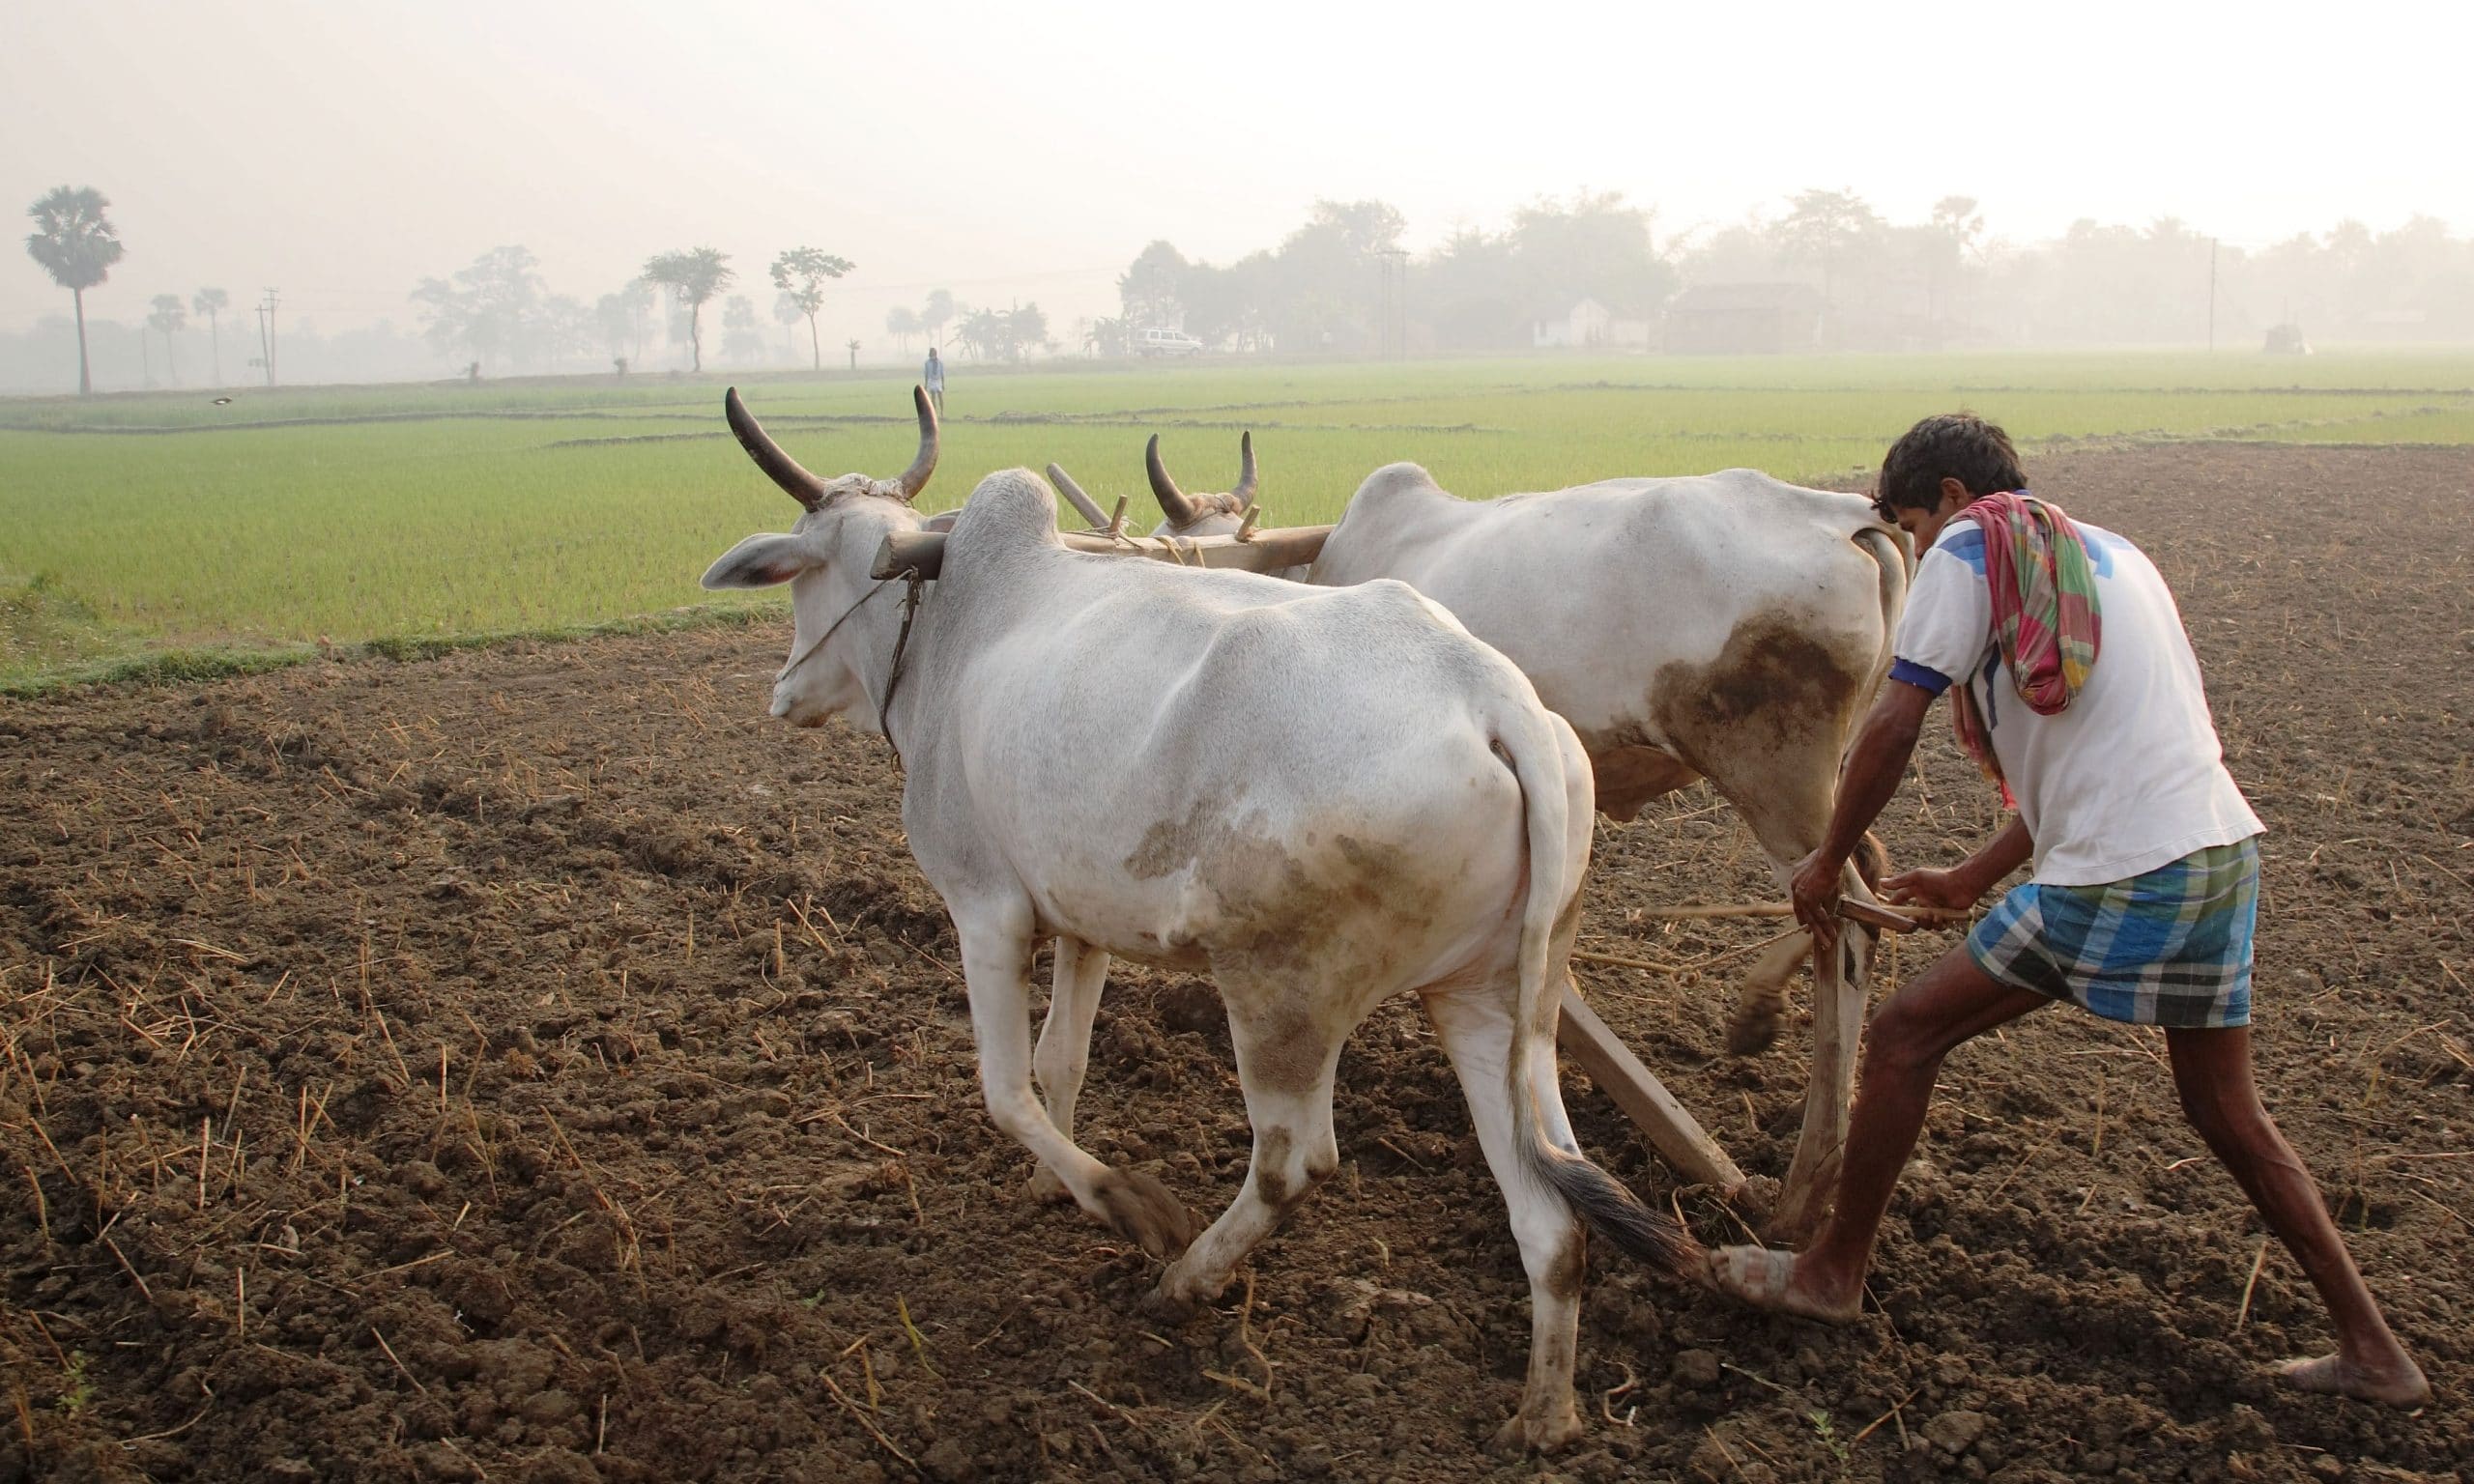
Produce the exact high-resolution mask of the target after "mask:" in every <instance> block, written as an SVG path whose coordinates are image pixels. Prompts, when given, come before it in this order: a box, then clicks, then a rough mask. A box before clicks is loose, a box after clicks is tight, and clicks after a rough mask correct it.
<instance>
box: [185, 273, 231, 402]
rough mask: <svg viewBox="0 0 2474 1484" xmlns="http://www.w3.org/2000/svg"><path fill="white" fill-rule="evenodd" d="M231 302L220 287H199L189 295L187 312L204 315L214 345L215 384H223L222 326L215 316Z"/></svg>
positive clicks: (229, 297)
mask: <svg viewBox="0 0 2474 1484" xmlns="http://www.w3.org/2000/svg"><path fill="white" fill-rule="evenodd" d="M231 302H232V296H231V295H229V294H226V293H224V292H223V291H222V290H221V289H200V290H198V291H197V292H196V293H195V294H193V295H191V296H189V312H190V313H191V314H202V315H205V316H206V332H207V335H208V336H209V337H210V338H211V339H212V341H213V343H214V345H215V385H217V386H220V385H223V327H222V325H221V324H219V323H218V322H217V321H216V315H219V314H221V313H222V312H223V310H224V307H225V306H226V305H228V304H230V303H231Z"/></svg>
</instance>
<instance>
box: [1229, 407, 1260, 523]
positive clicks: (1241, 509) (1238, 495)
mask: <svg viewBox="0 0 2474 1484" xmlns="http://www.w3.org/2000/svg"><path fill="white" fill-rule="evenodd" d="M1237 460H1238V465H1237V488H1235V489H1233V490H1230V491H1229V492H1228V493H1229V494H1230V495H1231V496H1233V497H1234V498H1235V499H1236V501H1237V510H1238V513H1239V514H1241V515H1242V514H1244V513H1245V512H1246V511H1249V510H1251V509H1252V508H1254V490H1255V488H1256V485H1257V481H1256V479H1255V477H1254V432H1253V430H1252V429H1251V428H1249V429H1247V430H1246V432H1245V433H1244V434H1242V435H1240V436H1239V438H1238V440H1237Z"/></svg>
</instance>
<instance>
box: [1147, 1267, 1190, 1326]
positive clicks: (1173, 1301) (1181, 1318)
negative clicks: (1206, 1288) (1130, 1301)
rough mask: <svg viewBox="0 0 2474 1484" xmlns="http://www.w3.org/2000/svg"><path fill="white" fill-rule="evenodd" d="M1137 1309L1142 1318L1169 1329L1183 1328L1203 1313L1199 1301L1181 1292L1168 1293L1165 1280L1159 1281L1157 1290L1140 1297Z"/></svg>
mask: <svg viewBox="0 0 2474 1484" xmlns="http://www.w3.org/2000/svg"><path fill="white" fill-rule="evenodd" d="M1139 1307H1140V1308H1141V1310H1142V1316H1143V1318H1145V1319H1148V1320H1150V1321H1152V1322H1153V1323H1155V1324H1158V1325H1161V1326H1163V1327H1167V1328H1171V1329H1178V1328H1183V1327H1185V1326H1186V1325H1188V1324H1190V1323H1192V1322H1193V1320H1194V1316H1195V1315H1197V1314H1200V1313H1201V1312H1202V1311H1203V1303H1202V1300H1201V1299H1194V1298H1191V1297H1189V1296H1187V1295H1186V1294H1184V1293H1183V1292H1173V1293H1172V1292H1170V1290H1169V1287H1168V1280H1167V1279H1165V1278H1163V1279H1161V1280H1160V1286H1159V1287H1158V1288H1155V1289H1153V1290H1152V1291H1151V1292H1149V1293H1147V1294H1145V1295H1143V1296H1142V1300H1141V1303H1140V1304H1139Z"/></svg>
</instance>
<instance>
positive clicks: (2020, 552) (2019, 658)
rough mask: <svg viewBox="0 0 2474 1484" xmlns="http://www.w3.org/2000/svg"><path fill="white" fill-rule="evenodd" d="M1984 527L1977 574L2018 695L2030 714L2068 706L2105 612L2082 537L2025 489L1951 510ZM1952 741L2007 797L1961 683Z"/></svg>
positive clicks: (1986, 731) (1989, 737) (2090, 664)
mask: <svg viewBox="0 0 2474 1484" xmlns="http://www.w3.org/2000/svg"><path fill="white" fill-rule="evenodd" d="M1959 515H1960V516H1961V517H1962V518H1963V519H1966V520H1971V521H1973V522H1975V524H1976V525H1977V526H1978V527H1980V528H1982V529H1983V531H1984V580H1985V583H1986V585H1988V586H1989V587H1990V588H1991V589H1992V593H1993V638H1994V642H1995V643H1996V644H1997V645H1999V648H2000V651H2001V666H2002V669H2004V670H2006V671H2009V673H2010V683H2011V685H2012V686H2013V687H2014V688H2015V689H2016V690H2017V691H2018V693H2019V699H2021V700H2023V701H2025V702H2027V704H2028V707H2029V708H2031V709H2032V710H2034V711H2035V712H2036V713H2037V714H2038V715H2039V716H2053V715H2056V714H2057V713H2059V712H2060V711H2062V710H2063V709H2065V708H2066V707H2068V706H2069V704H2070V702H2071V700H2072V699H2073V698H2075V697H2076V696H2078V694H2079V690H2080V687H2082V686H2084V685H2086V683H2087V676H2088V673H2089V672H2090V671H2093V670H2094V669H2095V666H2096V651H2097V648H2098V646H2099V644H2100V642H2102V640H2103V637H2104V621H2103V617H2102V615H2101V614H2099V613H2098V612H2097V609H2096V573H2095V569H2094V567H2093V566H2092V565H2091V564H2090V563H2089V561H2088V560H2087V543H2086V541H2085V540H2083V539H2082V538H2081V537H2080V534H2079V528H2078V527H2076V526H2074V525H2072V524H2071V522H2070V517H2069V516H2067V515H2065V514H2063V513H2062V511H2061V507H2060V506H2058V505H2055V504H2050V503H2048V502H2046V501H2044V500H2041V499H2036V498H2035V497H2034V496H2032V495H2030V494H2028V492H2027V491H2025V490H2012V491H2009V492H2006V493H2003V494H1999V495H1987V496H1984V497H1982V498H1981V499H1977V500H1975V501H1974V502H1973V503H1971V504H1970V505H1968V506H1967V507H1966V508H1965V509H1963V510H1961V511H1960V512H1959ZM1953 694H1954V695H1955V697H1956V700H1955V702H1954V703H1953V706H1952V712H1951V721H1952V723H1953V725H1954V727H1955V728H1956V729H1957V731H1958V735H1959V746H1960V748H1962V749H1963V750H1964V751H1965V752H1966V753H1967V755H1968V756H1970V757H1972V758H1974V759H1975V763H1976V766H1977V767H1979V768H1982V769H1983V770H1984V774H1985V776H1986V777H1987V778H1990V779H1992V780H1993V781H1994V782H1995V783H1997V784H1999V785H2001V798H2002V802H2004V803H2006V804H2016V803H2017V802H2018V801H2017V800H2016V799H2015V798H2014V797H2013V796H2012V795H2011V792H2010V785H2009V781H2008V780H2006V779H2004V778H2003V777H2002V776H2001V763H2000V761H1999V759H1998V758H1997V757H1996V756H1994V752H1993V733H1992V730H1991V728H1988V727H1987V726H1986V725H1985V721H1984V716H1983V714H1982V713H1981V712H1980V711H1979V710H1978V709H1977V706H1976V701H1975V694H1974V692H1973V691H1971V689H1970V688H1969V687H1968V686H1967V685H1965V684H1961V685H1959V686H1958V687H1957V688H1956V689H1955V691H1954V693H1953Z"/></svg>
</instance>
